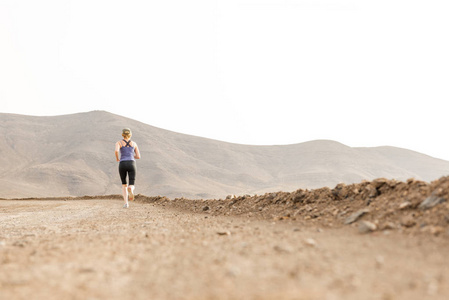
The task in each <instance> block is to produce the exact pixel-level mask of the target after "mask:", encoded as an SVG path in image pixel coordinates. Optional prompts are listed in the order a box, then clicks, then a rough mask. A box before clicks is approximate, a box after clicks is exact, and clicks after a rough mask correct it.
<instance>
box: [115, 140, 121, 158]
mask: <svg viewBox="0 0 449 300" xmlns="http://www.w3.org/2000/svg"><path fill="white" fill-rule="evenodd" d="M119 152H120V143H119V142H117V143H116V144H115V159H116V160H117V161H120V157H119V155H118V153H119Z"/></svg>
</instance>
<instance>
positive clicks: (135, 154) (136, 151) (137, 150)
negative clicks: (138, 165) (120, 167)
mask: <svg viewBox="0 0 449 300" xmlns="http://www.w3.org/2000/svg"><path fill="white" fill-rule="evenodd" d="M134 147H135V148H134V158H135V159H139V158H140V151H139V147H137V144H136V143H134Z"/></svg>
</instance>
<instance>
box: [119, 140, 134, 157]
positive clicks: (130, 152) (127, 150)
mask: <svg viewBox="0 0 449 300" xmlns="http://www.w3.org/2000/svg"><path fill="white" fill-rule="evenodd" d="M123 141H124V142H125V143H126V145H125V146H122V147H121V148H120V161H129V160H135V159H134V147H132V146H131V144H130V143H131V141H129V142H127V141H125V140H123Z"/></svg>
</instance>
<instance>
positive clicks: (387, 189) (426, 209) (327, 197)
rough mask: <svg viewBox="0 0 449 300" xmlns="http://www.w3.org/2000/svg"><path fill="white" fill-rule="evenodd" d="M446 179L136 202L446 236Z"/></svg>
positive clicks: (448, 219) (448, 213) (140, 198)
mask: <svg viewBox="0 0 449 300" xmlns="http://www.w3.org/2000/svg"><path fill="white" fill-rule="evenodd" d="M448 199H449V177H442V178H440V179H439V180H436V181H433V182H431V183H427V182H423V181H417V180H413V179H409V180H407V181H406V182H402V181H396V180H387V179H384V178H379V179H376V180H373V181H364V182H361V183H358V184H350V185H345V184H339V185H337V186H336V187H335V188H333V189H330V188H321V189H315V190H302V189H299V190H297V191H294V192H292V193H286V192H277V193H266V194H264V195H254V196H249V195H245V196H239V197H236V196H228V197H227V199H219V200H203V199H201V200H188V199H184V198H176V199H174V200H170V199H168V198H166V197H146V196H143V195H137V197H136V200H137V201H141V202H151V203H155V204H158V205H162V206H170V207H174V208H177V209H181V210H187V211H192V212H197V213H205V214H210V215H228V216H229V215H231V216H236V215H242V216H247V217H254V218H262V219H270V218H271V219H274V220H294V221H307V222H313V223H316V224H317V225H318V224H319V226H324V227H338V226H346V225H349V226H358V227H359V231H361V232H366V231H379V230H397V231H402V232H405V233H412V234H414V233H430V234H434V235H441V234H442V235H445V236H447V235H448V234H449V232H448V228H449V201H447V200H448Z"/></svg>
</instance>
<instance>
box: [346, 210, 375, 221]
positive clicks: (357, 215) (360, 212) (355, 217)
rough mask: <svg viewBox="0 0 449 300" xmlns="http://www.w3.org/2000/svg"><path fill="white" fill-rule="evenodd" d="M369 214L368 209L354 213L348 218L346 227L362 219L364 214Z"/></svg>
mask: <svg viewBox="0 0 449 300" xmlns="http://www.w3.org/2000/svg"><path fill="white" fill-rule="evenodd" d="M368 212H369V210H368V209H362V210H359V211H357V212H355V213H353V214H352V215H350V216H349V217H347V218H346V220H345V225H348V224H352V223H354V222H355V221H357V220H358V219H359V218H360V217H362V216H363V215H364V214H367V213H368Z"/></svg>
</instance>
